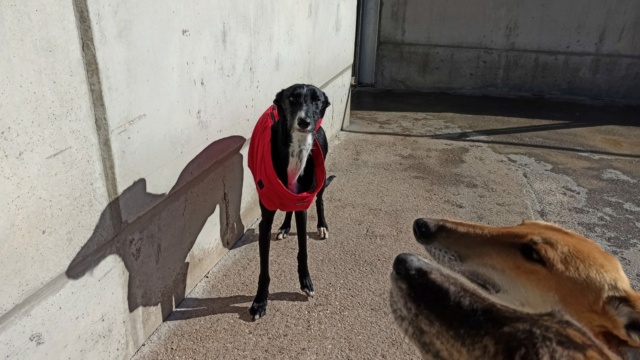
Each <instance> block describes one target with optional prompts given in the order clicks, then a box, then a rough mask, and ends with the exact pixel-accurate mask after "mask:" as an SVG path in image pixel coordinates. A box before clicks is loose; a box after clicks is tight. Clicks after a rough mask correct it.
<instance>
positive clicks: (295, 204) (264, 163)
mask: <svg viewBox="0 0 640 360" xmlns="http://www.w3.org/2000/svg"><path fill="white" fill-rule="evenodd" d="M278 120H279V117H278V109H277V108H276V106H275V105H272V106H270V107H269V108H268V109H267V111H265V112H264V114H262V116H260V119H259V120H258V123H257V124H256V127H255V128H254V129H253V134H252V135H251V142H250V143H249V158H248V159H247V160H248V163H249V169H250V170H251V173H252V174H253V181H254V182H255V183H256V189H257V190H258V197H259V198H260V201H262V204H263V205H264V206H265V207H266V208H267V209H269V210H272V211H275V210H281V211H299V210H307V209H308V208H309V206H311V203H312V202H313V199H314V198H315V197H316V195H317V194H318V192H319V191H320V189H322V187H323V186H324V180H325V177H326V176H327V173H326V170H325V168H324V156H322V150H321V149H320V143H319V142H318V139H316V138H315V136H314V138H313V147H312V148H311V157H312V159H313V164H314V166H315V169H314V172H315V175H316V181H315V183H316V184H317V186H316V188H315V189H314V190H312V191H311V192H304V193H301V194H294V193H292V192H291V191H289V189H287V187H286V186H285V185H284V184H283V183H282V181H280V179H278V176H277V175H276V171H275V169H274V168H273V160H272V159H271V126H272V125H273V124H275V122H276V121H278ZM321 123H322V119H319V120H318V124H317V126H316V131H318V129H319V128H320V124H321Z"/></svg>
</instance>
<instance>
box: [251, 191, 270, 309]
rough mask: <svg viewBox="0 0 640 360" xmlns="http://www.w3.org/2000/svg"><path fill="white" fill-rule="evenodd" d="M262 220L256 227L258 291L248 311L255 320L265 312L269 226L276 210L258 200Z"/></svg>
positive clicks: (267, 285) (268, 279)
mask: <svg viewBox="0 0 640 360" xmlns="http://www.w3.org/2000/svg"><path fill="white" fill-rule="evenodd" d="M260 210H261V211H262V220H260V225H259V227H258V247H259V249H260V250H259V251H260V276H259V278H258V292H257V293H256V297H255V298H254V299H253V304H251V308H250V309H249V313H250V314H251V316H252V317H253V320H257V319H259V318H261V317H263V316H265V315H266V313H267V299H268V298H269V282H270V281H271V279H270V278H269V246H270V245H271V226H272V225H273V217H274V216H275V214H276V212H275V211H272V210H269V209H267V208H265V207H264V205H262V202H260Z"/></svg>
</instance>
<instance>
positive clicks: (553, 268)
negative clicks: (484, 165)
mask: <svg viewBox="0 0 640 360" xmlns="http://www.w3.org/2000/svg"><path fill="white" fill-rule="evenodd" d="M414 234H415V237H416V239H417V240H418V242H420V243H421V244H423V245H425V248H426V250H427V252H428V253H429V255H430V256H431V257H432V258H433V259H434V260H435V261H437V262H438V263H439V265H442V266H444V267H446V268H448V269H450V270H453V271H454V272H455V273H456V274H458V275H459V276H461V277H462V278H463V279H465V281H467V282H470V283H472V284H474V288H475V289H481V290H480V291H481V293H482V296H483V297H484V298H486V299H488V300H490V301H491V302H492V303H494V304H497V305H499V306H504V307H505V308H510V309H513V310H515V311H518V312H522V313H525V314H532V316H533V314H541V313H555V314H564V313H566V314H567V315H568V316H569V317H571V318H572V319H574V320H575V322H576V323H578V324H580V326H582V327H584V328H585V329H586V330H587V331H588V332H589V333H590V334H591V335H593V337H594V338H595V339H597V340H598V341H599V342H601V343H602V344H605V345H606V346H607V347H608V348H609V349H610V350H612V351H613V352H616V353H619V352H620V349H621V348H622V347H632V348H638V347H640V295H639V294H638V293H637V292H636V291H634V290H633V289H632V288H631V285H630V283H629V279H628V278H627V276H626V275H625V273H624V272H623V270H622V266H621V265H620V263H619V262H618V260H617V259H616V258H615V257H614V256H612V255H610V254H608V253H607V252H605V251H604V250H603V249H602V248H600V247H599V246H598V245H597V244H596V243H595V242H593V241H591V240H589V239H587V238H585V237H584V236H582V235H580V234H577V233H575V232H571V231H567V230H565V229H563V228H561V227H559V226H556V225H552V224H548V223H544V222H530V221H527V222H523V223H522V224H520V225H518V226H513V227H490V226H482V225H476V224H469V223H464V222H457V221H450V220H434V219H418V220H416V221H415V222H414ZM536 316H537V315H536ZM557 316H560V318H563V316H564V315H557Z"/></svg>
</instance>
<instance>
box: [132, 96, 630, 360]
mask: <svg viewBox="0 0 640 360" xmlns="http://www.w3.org/2000/svg"><path fill="white" fill-rule="evenodd" d="M327 167H328V169H327V170H328V173H329V174H333V175H336V176H337V178H336V180H335V181H334V182H333V183H332V184H331V186H330V187H329V188H328V189H327V191H326V193H325V199H326V200H325V203H326V209H327V221H328V222H329V227H330V235H329V239H328V240H317V237H315V236H313V235H312V238H311V239H310V240H309V242H310V243H309V258H310V260H309V264H310V271H311V276H312V279H313V282H314V286H315V288H316V296H315V297H314V298H312V299H309V300H308V299H307V298H306V296H304V295H303V294H302V293H301V292H300V291H299V290H298V280H297V274H296V252H297V242H296V238H295V229H293V230H292V231H293V233H294V234H292V235H293V236H292V237H289V238H287V239H285V240H280V241H273V242H272V245H271V297H270V303H269V307H268V310H267V316H266V317H264V318H262V319H260V320H259V321H257V322H251V320H250V317H249V314H248V307H249V306H250V304H251V301H252V299H253V296H254V294H255V290H256V285H257V279H258V244H257V234H256V231H257V230H255V229H250V230H249V231H248V232H247V234H246V235H245V237H244V238H243V239H242V240H241V241H240V242H239V243H238V244H237V245H236V247H235V248H234V249H232V250H231V251H230V252H229V253H228V254H227V255H226V256H225V257H224V258H223V259H222V260H221V261H220V262H219V263H218V265H216V267H215V268H214V269H213V270H211V272H210V273H209V275H207V277H206V278H205V279H204V280H203V281H202V282H201V283H200V284H198V285H197V287H196V288H195V289H194V290H193V291H192V292H191V293H190V294H189V295H188V296H187V298H186V299H185V300H184V301H183V302H182V304H181V305H180V308H179V309H178V310H176V311H175V312H174V313H173V314H172V315H171V316H170V317H169V318H168V319H167V320H166V321H165V323H164V324H163V325H162V326H160V328H159V329H158V330H157V331H156V332H155V333H154V334H153V335H152V336H151V338H150V339H149V340H148V341H147V342H146V343H145V345H144V346H143V347H142V348H141V349H140V350H139V352H138V353H137V354H136V356H135V357H134V359H413V358H418V356H417V353H416V351H415V350H414V348H413V346H412V345H411V344H410V343H409V342H408V340H407V339H405V338H404V337H403V336H402V335H401V334H400V332H399V331H398V330H397V328H396V326H395V324H394V322H393V319H392V317H391V315H390V312H389V307H388V304H387V302H388V299H387V294H388V288H389V273H390V269H391V263H392V261H393V258H394V257H395V256H396V255H397V254H399V253H401V252H416V253H421V252H422V250H421V249H420V247H419V246H418V245H417V244H416V242H415V241H414V239H413V236H412V231H411V224H412V222H413V220H414V219H415V218H417V217H423V216H429V217H446V218H454V219H461V220H465V221H475V222H481V223H486V224H491V225H510V224H517V223H519V222H520V221H521V220H523V219H542V220H546V221H550V222H555V223H558V224H560V225H562V226H565V227H567V228H569V229H573V230H575V231H578V232H581V233H583V234H585V235H586V236H588V237H590V238H592V239H594V240H596V241H597V242H598V243H600V244H601V245H602V246H603V247H604V248H605V249H607V250H608V251H610V252H612V253H613V254H615V255H616V256H617V257H618V258H619V259H620V261H621V262H622V264H623V266H624V268H625V270H626V272H627V274H628V275H629V277H630V279H631V281H632V283H633V284H634V286H635V287H636V288H638V286H639V285H640V182H639V181H640V111H638V108H618V107H615V106H588V105H577V104H567V103H561V102H552V101H546V100H522V99H496V98H485V97H465V96H453V95H444V94H420V93H410V92H392V91H375V90H358V91H356V92H354V93H353V95H352V112H351V120H350V123H349V124H346V125H345V128H344V131H343V132H342V133H340V134H339V135H338V136H337V138H336V140H335V141H334V142H333V143H332V144H331V148H330V151H329V157H328V162H327ZM313 213H314V211H310V219H309V228H310V229H313V228H315V214H313ZM282 218H283V216H282V214H280V216H279V217H277V219H276V224H275V226H274V230H275V227H277V226H278V225H279V222H280V221H281V220H282Z"/></svg>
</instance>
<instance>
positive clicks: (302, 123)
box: [298, 118, 311, 130]
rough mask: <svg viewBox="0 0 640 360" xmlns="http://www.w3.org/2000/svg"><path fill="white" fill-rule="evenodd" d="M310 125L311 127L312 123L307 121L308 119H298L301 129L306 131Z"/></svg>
mask: <svg viewBox="0 0 640 360" xmlns="http://www.w3.org/2000/svg"><path fill="white" fill-rule="evenodd" d="M309 125H311V123H310V122H309V121H307V120H306V119H302V118H300V119H298V127H299V128H300V129H303V130H305V129H307V128H308V127H309Z"/></svg>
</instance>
